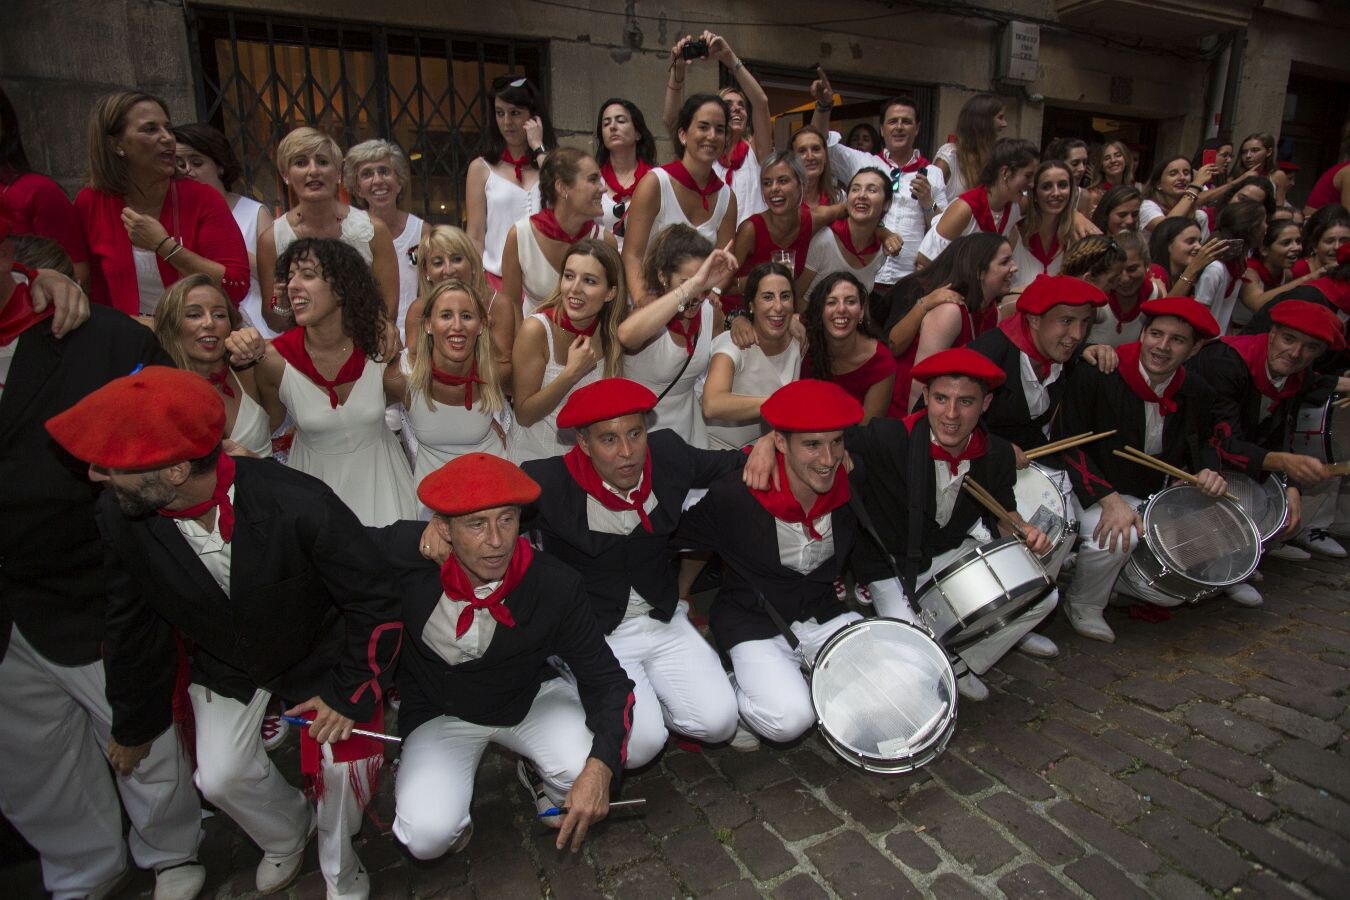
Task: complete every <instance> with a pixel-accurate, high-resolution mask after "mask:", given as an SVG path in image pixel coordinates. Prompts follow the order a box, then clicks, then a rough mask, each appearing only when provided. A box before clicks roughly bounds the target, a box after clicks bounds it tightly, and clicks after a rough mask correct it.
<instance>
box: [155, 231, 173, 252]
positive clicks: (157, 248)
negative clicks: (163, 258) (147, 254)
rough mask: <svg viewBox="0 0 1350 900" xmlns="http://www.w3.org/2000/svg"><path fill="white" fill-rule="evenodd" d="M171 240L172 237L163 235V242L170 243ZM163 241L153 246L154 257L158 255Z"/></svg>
mask: <svg viewBox="0 0 1350 900" xmlns="http://www.w3.org/2000/svg"><path fill="white" fill-rule="evenodd" d="M171 240H173V236H172V235H168V234H166V235H164V241H171ZM164 241H160V242H159V243H158V244H156V245H155V255H156V256H158V255H159V248H160V247H163V246H164Z"/></svg>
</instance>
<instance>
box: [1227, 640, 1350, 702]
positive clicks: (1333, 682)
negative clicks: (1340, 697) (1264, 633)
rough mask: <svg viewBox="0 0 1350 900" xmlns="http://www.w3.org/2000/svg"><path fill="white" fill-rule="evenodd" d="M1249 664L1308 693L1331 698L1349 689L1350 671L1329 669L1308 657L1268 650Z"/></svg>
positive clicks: (1262, 651)
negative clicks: (1330, 696) (1328, 695)
mask: <svg viewBox="0 0 1350 900" xmlns="http://www.w3.org/2000/svg"><path fill="white" fill-rule="evenodd" d="M1246 662H1247V665H1249V666H1251V667H1252V668H1253V669H1256V670H1258V671H1261V672H1266V673H1267V674H1269V675H1272V676H1273V677H1275V678H1278V679H1279V680H1280V681H1283V682H1285V683H1286V684H1293V685H1298V686H1299V687H1301V688H1304V689H1305V690H1306V689H1311V690H1314V691H1318V692H1320V693H1323V694H1332V693H1335V692H1336V691H1341V690H1344V689H1345V688H1347V687H1350V671H1347V670H1346V669H1344V668H1343V667H1341V666H1333V665H1327V664H1326V663H1322V662H1318V661H1317V660H1315V659H1309V658H1307V657H1306V656H1301V655H1296V654H1293V653H1282V652H1280V651H1279V650H1275V649H1272V648H1269V647H1267V648H1266V649H1264V650H1258V651H1257V652H1255V653H1253V654H1252V655H1251V656H1250V657H1248V658H1247V660H1246Z"/></svg>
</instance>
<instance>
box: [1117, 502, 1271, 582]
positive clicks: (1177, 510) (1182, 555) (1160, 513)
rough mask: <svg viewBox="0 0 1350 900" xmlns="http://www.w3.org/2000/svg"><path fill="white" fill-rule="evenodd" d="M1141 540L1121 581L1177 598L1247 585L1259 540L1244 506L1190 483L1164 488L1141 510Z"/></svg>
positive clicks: (1123, 572)
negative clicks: (1234, 585) (1242, 582)
mask: <svg viewBox="0 0 1350 900" xmlns="http://www.w3.org/2000/svg"><path fill="white" fill-rule="evenodd" d="M1142 513H1143V518H1144V536H1143V539H1142V540H1141V541H1139V542H1138V543H1137V544H1136V545H1135V548H1134V552H1133V553H1132V554H1130V559H1129V561H1128V562H1127V563H1126V564H1125V568H1124V569H1123V570H1122V571H1121V573H1120V577H1121V578H1124V579H1125V580H1126V581H1127V582H1129V583H1131V584H1133V585H1135V586H1138V587H1149V588H1152V589H1154V590H1155V591H1159V592H1161V593H1163V594H1166V595H1168V596H1169V597H1175V598H1177V599H1178V600H1183V601H1193V600H1199V599H1200V598H1201V597H1206V596H1208V595H1210V594H1212V593H1214V592H1215V591H1216V590H1217V589H1219V588H1222V587H1227V586H1228V585H1230V584H1237V583H1238V582H1240V581H1245V580H1247V578H1248V577H1249V576H1250V575H1251V574H1252V572H1254V571H1256V564H1257V563H1258V562H1259V561H1260V559H1261V536H1260V534H1258V533H1257V530H1256V525H1255V524H1254V523H1253V522H1252V520H1251V517H1250V516H1248V515H1247V514H1246V513H1245V512H1244V511H1243V510H1242V507H1240V506H1238V505H1237V504H1236V503H1234V502H1233V501H1231V500H1229V499H1227V498H1225V497H1211V496H1209V495H1208V494H1206V493H1205V492H1204V491H1202V490H1200V488H1198V487H1195V486H1194V485H1190V484H1174V485H1172V486H1171V487H1165V488H1163V489H1162V490H1161V491H1159V492H1158V493H1156V494H1154V495H1153V496H1152V497H1150V498H1149V500H1148V503H1147V504H1145V505H1144V508H1143V510H1142Z"/></svg>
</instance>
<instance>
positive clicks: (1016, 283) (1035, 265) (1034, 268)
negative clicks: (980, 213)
mask: <svg viewBox="0 0 1350 900" xmlns="http://www.w3.org/2000/svg"><path fill="white" fill-rule="evenodd" d="M1013 262H1015V263H1017V273H1016V274H1015V275H1013V282H1012V289H1013V291H1014V292H1017V291H1021V290H1025V289H1026V286H1027V285H1029V284H1031V283H1032V282H1033V281H1035V280H1036V276H1037V275H1058V274H1059V268H1060V266H1061V265H1063V264H1064V245H1063V244H1060V246H1059V249H1058V250H1056V251H1055V255H1054V256H1052V257H1051V258H1050V265H1048V266H1047V265H1043V264H1042V263H1041V261H1040V260H1039V259H1037V258H1036V257H1035V256H1033V255H1032V254H1031V250H1030V249H1028V248H1027V238H1025V237H1022V236H1020V235H1019V236H1018V239H1017V241H1016V243H1014V244H1013Z"/></svg>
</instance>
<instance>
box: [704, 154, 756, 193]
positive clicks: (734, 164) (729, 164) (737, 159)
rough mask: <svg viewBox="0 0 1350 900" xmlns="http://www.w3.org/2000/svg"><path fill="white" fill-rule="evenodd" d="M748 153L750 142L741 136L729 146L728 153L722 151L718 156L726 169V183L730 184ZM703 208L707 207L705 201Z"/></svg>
mask: <svg viewBox="0 0 1350 900" xmlns="http://www.w3.org/2000/svg"><path fill="white" fill-rule="evenodd" d="M749 155H750V142H749V141H747V140H746V139H745V138H741V139H740V140H739V141H737V142H736V146H735V147H732V148H731V153H730V155H728V154H726V153H723V154H722V155H721V157H719V158H718V160H717V161H718V162H720V163H721V164H722V167H723V168H724V169H726V170H727V184H731V179H732V178H733V177H734V176H735V174H736V173H737V172H738V171H740V168H741V166H743V165H745V158H746V157H747V156H749ZM703 208H704V209H707V208H708V205H707V202H706V201H705V202H704V204H703Z"/></svg>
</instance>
